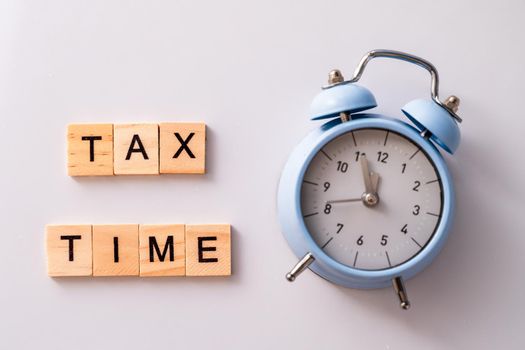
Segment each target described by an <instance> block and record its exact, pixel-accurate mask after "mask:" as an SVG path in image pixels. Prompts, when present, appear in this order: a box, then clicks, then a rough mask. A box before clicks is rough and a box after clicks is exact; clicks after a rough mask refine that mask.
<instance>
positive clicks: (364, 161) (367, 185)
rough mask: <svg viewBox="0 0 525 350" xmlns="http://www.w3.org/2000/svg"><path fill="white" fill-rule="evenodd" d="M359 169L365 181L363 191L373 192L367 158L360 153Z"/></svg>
mask: <svg viewBox="0 0 525 350" xmlns="http://www.w3.org/2000/svg"><path fill="white" fill-rule="evenodd" d="M360 160H361V171H362V173H363V181H364V183H365V193H373V192H374V191H373V188H372V181H371V179H370V170H368V160H367V159H366V156H365V155H361V158H360Z"/></svg>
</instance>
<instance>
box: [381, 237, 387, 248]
mask: <svg viewBox="0 0 525 350" xmlns="http://www.w3.org/2000/svg"><path fill="white" fill-rule="evenodd" d="M387 243H388V235H383V236H381V245H382V246H385V245H386V244H387Z"/></svg>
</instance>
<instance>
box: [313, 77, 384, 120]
mask: <svg viewBox="0 0 525 350" xmlns="http://www.w3.org/2000/svg"><path fill="white" fill-rule="evenodd" d="M328 84H329V85H328V86H326V87H324V88H323V90H322V91H321V92H320V93H319V94H318V95H317V96H316V97H315V98H314V100H313V101H312V104H311V106H310V115H311V118H312V120H319V119H328V118H338V117H339V116H340V114H341V113H348V114H352V113H356V112H361V111H364V110H367V109H370V108H374V107H376V106H377V102H376V99H375V98H374V95H373V94H372V93H371V92H370V90H368V89H366V88H364V87H362V86H360V85H357V84H354V83H347V82H345V81H344V77H343V75H342V74H341V72H340V71H339V70H337V69H334V70H332V71H331V72H330V74H329V75H328Z"/></svg>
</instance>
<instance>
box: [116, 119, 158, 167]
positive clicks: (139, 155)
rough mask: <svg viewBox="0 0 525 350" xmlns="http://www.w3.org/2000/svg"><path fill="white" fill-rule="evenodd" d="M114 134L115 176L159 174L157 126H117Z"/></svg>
mask: <svg viewBox="0 0 525 350" xmlns="http://www.w3.org/2000/svg"><path fill="white" fill-rule="evenodd" d="M113 133H114V137H115V142H114V157H115V164H114V172H115V175H151V174H153V175H154V174H158V173H159V126H158V125H157V124H116V125H115V126H114V131H113Z"/></svg>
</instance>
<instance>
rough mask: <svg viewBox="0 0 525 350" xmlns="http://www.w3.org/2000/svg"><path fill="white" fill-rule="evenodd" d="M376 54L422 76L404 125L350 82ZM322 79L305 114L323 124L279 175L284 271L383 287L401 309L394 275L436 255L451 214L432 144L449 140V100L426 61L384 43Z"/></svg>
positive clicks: (453, 106) (455, 134)
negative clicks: (426, 88) (287, 262)
mask: <svg viewBox="0 0 525 350" xmlns="http://www.w3.org/2000/svg"><path fill="white" fill-rule="evenodd" d="M379 57H382V58H391V59H398V60H402V61H406V62H409V63H413V64H415V65H417V66H419V67H422V68H424V69H426V70H427V71H428V72H429V73H430V76H431V96H430V99H417V100H414V101H411V102H409V103H408V104H406V105H405V106H404V107H403V108H402V112H403V113H404V114H405V115H406V116H407V118H408V120H409V121H410V123H408V122H404V121H401V120H399V119H394V118H391V117H387V116H384V115H381V114H375V113H370V112H369V110H370V109H372V108H374V107H376V106H377V103H376V100H375V98H374V96H373V94H372V93H371V92H370V91H369V90H368V89H366V88H365V87H363V86H360V85H358V84H356V82H357V81H358V80H359V79H360V78H361V76H362V74H363V71H364V69H365V67H366V65H367V64H368V62H369V61H370V60H371V59H373V58H379ZM328 82H329V85H327V86H324V87H323V88H322V91H321V92H320V93H319V94H318V95H317V96H316V97H315V98H314V100H313V102H312V105H311V119H312V120H315V121H317V120H326V123H325V124H323V125H321V126H319V127H318V128H317V129H315V130H314V131H313V132H311V133H310V134H309V135H308V136H307V137H306V138H305V139H304V140H303V141H302V142H301V143H300V144H299V145H298V146H297V147H296V148H295V150H294V151H293V152H292V154H291V156H290V157H289V159H288V161H287V163H286V165H285V167H284V170H283V172H282V175H281V179H280V182H279V189H278V213H279V220H280V222H281V226H282V232H283V235H284V237H285V238H286V240H287V241H288V244H289V246H290V248H291V249H292V251H293V252H294V253H295V255H296V256H297V257H298V258H299V262H298V263H297V264H296V265H295V266H294V267H293V269H292V270H291V271H290V272H289V273H288V274H287V275H286V278H287V279H288V280H289V281H294V280H295V278H296V277H297V276H298V275H299V274H300V273H301V272H303V271H304V270H306V269H307V268H308V269H310V270H312V271H313V272H314V273H316V274H317V275H319V276H321V277H323V278H324V279H326V280H328V281H330V282H333V283H335V284H338V285H341V286H345V287H350V288H361V289H370V288H384V287H387V286H389V285H392V286H393V288H394V290H395V292H396V294H397V296H398V298H399V302H400V306H401V307H402V308H403V309H408V308H409V307H410V302H409V300H408V296H407V292H406V289H405V286H404V281H405V280H407V279H409V278H411V277H413V276H414V275H416V274H417V273H418V272H420V271H422V270H423V269H424V268H425V267H426V266H428V265H429V264H430V263H431V262H432V261H433V260H434V259H435V258H436V256H437V255H438V253H439V251H440V250H441V248H442V247H443V245H444V244H445V241H446V239H447V236H448V233H449V231H450V228H451V224H452V219H453V216H454V186H453V182H452V179H451V176H450V172H449V170H448V167H447V165H446V163H445V161H444V159H443V156H442V155H441V153H440V151H441V150H443V151H445V152H448V153H450V154H453V153H454V152H455V151H456V150H457V148H458V146H459V142H460V132H459V127H458V123H460V122H461V118H460V117H459V116H458V115H457V113H456V112H457V109H458V106H459V99H458V98H457V97H455V96H450V97H448V98H447V99H446V100H445V101H444V102H442V101H441V100H440V99H439V76H438V72H437V70H436V68H435V67H434V66H433V65H432V64H431V63H430V62H428V61H427V60H424V59H422V58H419V57H416V56H414V55H411V54H407V53H403V52H398V51H392V50H374V51H370V52H368V53H367V54H366V55H364V56H363V58H362V59H361V61H360V63H359V65H358V67H357V69H356V70H355V73H354V76H353V78H352V79H350V80H344V78H343V75H342V74H341V72H340V71H338V70H333V71H331V72H330V74H329V81H328ZM365 111H366V112H365Z"/></svg>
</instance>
